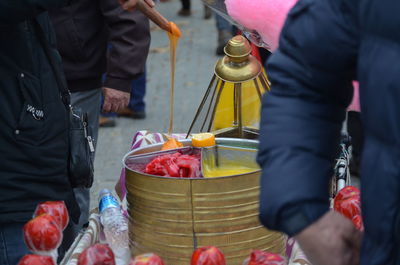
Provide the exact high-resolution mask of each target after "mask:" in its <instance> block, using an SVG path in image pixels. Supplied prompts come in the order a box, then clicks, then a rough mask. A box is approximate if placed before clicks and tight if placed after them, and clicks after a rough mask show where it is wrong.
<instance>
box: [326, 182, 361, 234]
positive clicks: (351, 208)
mask: <svg viewBox="0 0 400 265" xmlns="http://www.w3.org/2000/svg"><path fill="white" fill-rule="evenodd" d="M333 208H334V210H335V211H337V212H339V213H341V214H343V215H344V216H346V217H347V218H348V219H350V220H352V221H353V223H354V224H355V226H356V227H357V229H362V227H363V225H362V218H361V194H360V190H359V189H357V188H356V187H353V186H347V187H344V188H343V189H341V190H340V191H339V192H338V194H337V195H336V197H335V200H334V204H333Z"/></svg>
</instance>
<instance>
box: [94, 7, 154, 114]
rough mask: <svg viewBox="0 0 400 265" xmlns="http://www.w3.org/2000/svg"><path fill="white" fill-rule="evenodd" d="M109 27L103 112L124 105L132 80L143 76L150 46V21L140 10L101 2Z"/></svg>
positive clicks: (127, 98)
mask: <svg viewBox="0 0 400 265" xmlns="http://www.w3.org/2000/svg"><path fill="white" fill-rule="evenodd" d="M101 8H102V12H103V15H104V17H105V19H106V23H107V26H108V28H109V32H110V36H109V44H110V49H109V51H108V54H107V72H106V81H105V83H104V84H103V93H104V98H105V99H104V105H103V110H104V111H105V112H107V111H117V110H118V109H121V108H122V107H124V106H126V104H127V102H128V100H129V92H130V89H131V84H132V80H133V79H135V78H138V77H139V76H140V75H141V74H143V73H144V68H145V64H146V60H147V55H148V53H149V47H150V26H149V20H148V19H147V18H146V17H145V16H144V15H143V14H142V13H140V12H139V11H132V12H129V11H126V10H124V9H122V7H121V6H119V5H118V3H117V2H116V1H115V0H101Z"/></svg>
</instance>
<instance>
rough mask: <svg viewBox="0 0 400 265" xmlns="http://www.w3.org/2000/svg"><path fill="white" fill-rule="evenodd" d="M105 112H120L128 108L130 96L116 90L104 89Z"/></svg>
mask: <svg viewBox="0 0 400 265" xmlns="http://www.w3.org/2000/svg"><path fill="white" fill-rule="evenodd" d="M103 94H104V103H103V112H118V111H120V110H121V109H122V108H124V107H126V106H128V103H129V97H130V94H129V93H128V92H122V91H118V90H115V89H111V88H107V87H104V88H103Z"/></svg>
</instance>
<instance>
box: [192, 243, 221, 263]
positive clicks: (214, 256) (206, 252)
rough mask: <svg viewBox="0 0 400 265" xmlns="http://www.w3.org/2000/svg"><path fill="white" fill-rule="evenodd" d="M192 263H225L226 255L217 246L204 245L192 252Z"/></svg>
mask: <svg viewBox="0 0 400 265" xmlns="http://www.w3.org/2000/svg"><path fill="white" fill-rule="evenodd" d="M190 264H191V265H225V264H226V263H225V257H224V254H222V252H221V251H220V250H219V249H218V248H216V247H211V246H210V247H202V248H198V249H196V250H195V251H194V252H193V254H192V261H191V263H190Z"/></svg>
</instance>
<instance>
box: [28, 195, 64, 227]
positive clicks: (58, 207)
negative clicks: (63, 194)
mask: <svg viewBox="0 0 400 265" xmlns="http://www.w3.org/2000/svg"><path fill="white" fill-rule="evenodd" d="M44 213H47V214H50V215H51V216H53V217H54V218H55V219H56V221H57V223H59V224H60V226H61V229H62V230H64V229H65V228H66V227H67V225H68V222H69V216H68V210H67V207H66V206H65V203H64V202H63V201H48V202H43V203H40V204H39V205H38V206H37V207H36V211H35V214H34V216H39V215H41V214H44Z"/></svg>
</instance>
